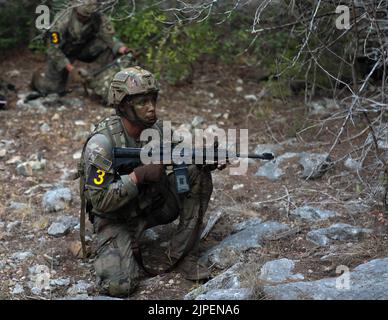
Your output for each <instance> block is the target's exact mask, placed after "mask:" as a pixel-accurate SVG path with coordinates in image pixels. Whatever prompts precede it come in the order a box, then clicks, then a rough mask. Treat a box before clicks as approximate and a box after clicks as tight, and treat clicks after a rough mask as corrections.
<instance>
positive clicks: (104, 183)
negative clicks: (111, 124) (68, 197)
mask: <svg viewBox="0 0 388 320" xmlns="http://www.w3.org/2000/svg"><path fill="white" fill-rule="evenodd" d="M111 149H112V146H111V145H110V143H109V141H108V139H107V138H106V137H105V136H104V135H102V134H97V135H95V136H94V137H92V138H91V139H90V140H89V142H88V144H87V146H86V149H85V153H84V161H85V174H86V177H85V187H86V193H87V194H86V195H87V198H88V199H90V200H91V202H92V205H93V208H94V209H95V210H96V211H97V212H101V213H110V212H114V211H116V210H118V209H120V208H121V207H123V206H124V205H126V204H128V203H129V202H130V201H131V200H132V199H134V198H135V197H136V196H137V195H138V189H137V186H136V184H135V183H134V182H133V181H132V179H131V178H130V177H129V175H122V176H120V177H119V178H117V177H115V175H114V173H113V170H112V156H111Z"/></svg>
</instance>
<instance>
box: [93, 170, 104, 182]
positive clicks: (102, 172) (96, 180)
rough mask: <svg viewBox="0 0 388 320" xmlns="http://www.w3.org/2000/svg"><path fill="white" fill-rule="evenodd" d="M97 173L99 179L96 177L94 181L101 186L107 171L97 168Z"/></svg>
mask: <svg viewBox="0 0 388 320" xmlns="http://www.w3.org/2000/svg"><path fill="white" fill-rule="evenodd" d="M97 174H98V176H97V178H98V179H97V178H94V179H93V182H94V184H96V185H98V186H99V185H102V184H103V183H104V177H105V174H106V172H105V171H104V170H97Z"/></svg>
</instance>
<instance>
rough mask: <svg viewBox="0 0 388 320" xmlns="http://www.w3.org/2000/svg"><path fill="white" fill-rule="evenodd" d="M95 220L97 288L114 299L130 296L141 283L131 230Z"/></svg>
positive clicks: (122, 225)
mask: <svg viewBox="0 0 388 320" xmlns="http://www.w3.org/2000/svg"><path fill="white" fill-rule="evenodd" d="M96 220H97V221H95V227H96V229H97V230H96V232H97V238H98V248H97V251H96V260H95V263H94V267H95V271H96V276H97V281H98V284H99V286H100V288H101V289H102V291H105V292H107V293H108V294H110V295H111V296H116V297H122V296H129V295H130V294H131V293H132V292H133V291H134V290H135V289H136V287H137V285H138V279H139V267H138V265H137V263H136V261H135V258H134V256H133V253H132V248H131V235H130V233H129V228H128V226H126V225H125V224H117V223H111V222H108V223H107V222H106V220H105V219H99V218H96ZM104 223H106V224H105V225H104Z"/></svg>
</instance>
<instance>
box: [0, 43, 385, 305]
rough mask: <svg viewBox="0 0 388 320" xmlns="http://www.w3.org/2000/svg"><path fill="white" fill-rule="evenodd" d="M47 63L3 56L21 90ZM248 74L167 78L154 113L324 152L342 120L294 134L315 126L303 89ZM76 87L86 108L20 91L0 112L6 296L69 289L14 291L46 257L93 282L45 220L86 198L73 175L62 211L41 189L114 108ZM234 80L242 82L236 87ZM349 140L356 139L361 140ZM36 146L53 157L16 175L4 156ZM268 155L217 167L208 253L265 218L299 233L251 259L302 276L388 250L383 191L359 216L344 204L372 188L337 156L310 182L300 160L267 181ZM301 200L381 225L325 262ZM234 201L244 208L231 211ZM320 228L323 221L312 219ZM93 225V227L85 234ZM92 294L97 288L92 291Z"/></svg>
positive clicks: (174, 279)
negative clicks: (18, 257)
mask: <svg viewBox="0 0 388 320" xmlns="http://www.w3.org/2000/svg"><path fill="white" fill-rule="evenodd" d="M43 63H44V57H43V55H41V54H37V53H32V52H29V51H21V52H14V53H12V54H9V55H7V56H5V57H3V59H2V60H1V62H0V74H1V75H2V76H3V77H4V76H5V77H6V79H7V80H8V81H10V82H11V83H13V84H14V85H15V86H16V88H17V90H18V92H19V93H21V92H25V91H27V90H28V84H29V82H30V79H31V74H32V72H33V70H34V69H35V68H37V67H41V66H42V64H43ZM13 70H18V71H19V73H15V72H14V73H13V72H12V71H13ZM245 74H247V72H246V70H245V68H244V67H239V66H225V65H217V64H214V63H204V64H203V65H201V66H199V67H198V68H197V70H196V74H195V77H194V80H193V83H192V84H187V85H184V86H179V87H174V86H170V85H168V84H166V83H164V82H162V91H161V93H160V100H159V103H158V116H159V118H160V119H163V120H170V121H171V122H172V124H173V125H174V126H176V127H178V126H179V125H180V124H182V123H190V122H191V120H192V119H193V118H194V117H195V116H197V115H200V116H202V117H203V118H204V119H205V124H204V126H203V127H204V128H205V127H206V126H207V125H212V124H217V125H218V126H219V127H221V128H224V129H227V128H237V129H240V128H247V129H249V139H250V147H251V149H252V150H253V149H254V147H255V146H256V145H257V144H262V143H279V142H282V141H286V140H289V139H294V140H290V141H294V143H293V144H289V145H285V147H284V149H285V150H284V152H287V151H289V152H301V151H308V152H327V150H328V149H329V148H330V145H331V143H332V141H333V132H337V130H338V129H339V128H340V126H341V122H340V121H338V122H333V123H331V124H330V127H325V126H324V127H323V130H321V131H320V132H318V130H310V131H308V132H306V133H305V134H303V135H302V136H301V137H302V138H303V140H302V139H300V138H299V139H295V133H296V132H297V131H298V130H300V129H301V128H302V126H303V125H311V124H312V123H314V121H315V120H317V119H314V117H310V116H309V119H307V116H306V115H307V109H306V107H305V105H304V102H303V97H296V96H294V97H292V98H288V99H287V101H285V100H281V99H274V98H272V97H271V96H268V95H266V94H265V91H263V90H265V87H264V84H263V83H258V82H257V81H254V79H252V78H251V77H246V78H245V77H244V75H245ZM72 87H73V92H72V93H71V94H70V95H69V97H70V98H71V97H77V98H80V99H82V100H83V101H84V106H82V107H78V106H71V105H65V106H64V107H61V108H59V109H58V108H48V111H47V113H42V114H40V113H36V112H35V111H34V110H33V109H31V110H25V109H19V108H17V107H16V101H17V96H16V94H14V95H12V96H11V100H10V104H9V106H8V108H7V110H4V111H0V140H13V141H14V147H13V148H11V149H13V150H14V151H13V152H12V153H7V154H6V155H5V156H4V157H3V158H0V220H2V221H5V222H7V223H9V222H12V221H16V220H18V221H21V226H20V227H19V229H17V231H15V232H13V233H11V234H7V233H5V232H3V233H2V232H1V230H0V260H4V261H7V263H8V262H9V263H8V265H9V266H10V267H8V268H3V269H1V268H0V298H1V299H20V298H24V299H50V298H59V297H63V296H66V290H67V288H63V289H61V288H57V289H55V290H53V291H50V292H45V293H42V294H41V295H34V294H33V293H30V292H29V291H28V289H26V291H25V293H24V294H22V295H18V296H14V295H12V294H11V291H12V288H13V287H14V285H15V283H24V282H27V281H28V274H29V272H28V268H29V267H31V266H33V265H37V264H38V265H47V266H48V267H49V268H50V270H51V273H52V275H53V277H55V278H70V279H71V282H72V283H75V282H77V281H79V280H85V281H88V282H91V283H94V280H95V276H94V273H93V268H92V261H86V262H83V261H82V260H80V259H78V258H76V257H74V255H72V254H71V253H70V252H69V245H70V244H71V243H72V242H73V241H77V240H78V238H79V234H78V232H72V233H70V234H69V235H67V236H65V237H60V238H52V237H50V236H49V235H48V234H47V228H48V226H49V225H50V223H51V222H52V221H54V220H55V218H56V216H57V215H59V214H60V215H63V214H67V215H72V216H75V217H78V215H79V207H80V200H79V197H78V184H77V181H71V180H66V181H65V182H64V185H65V186H67V187H69V188H71V190H72V192H73V202H72V204H71V206H69V207H68V208H67V209H66V210H65V211H64V212H62V213H51V214H48V213H44V212H43V211H42V206H41V200H42V196H43V194H44V192H45V191H46V190H48V189H50V186H46V187H47V188H45V186H44V184H49V185H51V186H53V185H55V184H56V183H57V182H58V181H59V180H60V178H61V176H63V175H64V174H68V173H71V172H74V170H75V169H76V166H77V160H74V159H73V155H74V154H75V153H76V152H78V151H79V150H80V149H81V148H82V146H83V142H84V139H83V138H82V134H77V133H80V132H82V131H89V130H90V127H91V125H92V124H94V123H96V122H98V121H99V120H101V119H102V118H103V117H105V116H106V115H109V114H111V113H112V110H111V109H107V108H104V107H102V106H101V105H99V104H98V103H97V102H96V101H94V100H92V99H90V98H89V97H86V96H84V94H83V90H82V88H80V86H79V85H77V84H72ZM237 87H241V88H242V90H241V91H240V90H236V88H237ZM249 94H255V95H257V96H260V95H262V98H261V99H259V101H258V102H250V101H247V99H245V98H244V96H245V95H249ZM80 120H82V121H80ZM357 121H358V120H357V119H355V126H354V128H353V129H352V128H351V129H350V130H348V131H347V132H346V136H352V134H353V133H355V132H358V131H357V130H358V129H359V128H360V127H362V126H363V123H362V121H361V120H359V121H358V122H357ZM43 123H47V124H49V126H50V128H51V130H50V131H49V132H46V133H42V132H41V130H40V126H41V125H42V124H43ZM361 138H365V137H360V139H361ZM352 143H354V144H355V143H356V140H353V141H352ZM351 147H352V145H351V144H350V143H346V142H344V143H342V144H341V145H340V147H338V148H337V149H336V151H335V152H334V153H333V155H332V156H333V158H334V159H338V158H340V157H341V156H342V155H344V154H346V153H347V152H348V150H349V148H351ZM37 153H40V154H41V155H42V156H43V158H44V159H46V160H47V165H46V168H45V169H44V170H43V171H37V172H34V174H33V176H31V177H24V176H21V175H18V174H17V173H16V169H15V165H14V164H7V163H6V162H7V161H8V160H9V159H11V158H12V157H14V156H20V157H21V158H22V159H23V160H25V159H28V158H29V157H30V156H31V155H33V154H37ZM263 163H264V162H263V161H259V160H258V161H255V162H254V163H253V164H250V167H249V171H248V174H247V175H244V176H238V177H236V176H230V175H229V174H228V170H224V171H222V172H215V173H214V175H213V178H214V192H213V195H212V199H211V203H210V208H209V210H208V212H209V213H210V212H214V211H216V210H222V211H223V215H222V217H221V219H220V220H219V221H218V223H217V224H216V225H215V227H214V229H213V230H212V231H211V232H210V234H209V236H208V237H207V238H206V239H205V240H204V241H203V242H202V243H201V246H200V250H201V251H202V252H203V251H205V250H206V249H207V248H210V247H211V246H213V245H215V244H216V243H218V242H220V241H221V240H222V239H223V238H224V237H225V236H227V235H228V233H229V232H230V230H231V225H233V224H234V223H237V222H240V221H243V220H246V219H248V218H251V217H260V218H262V219H263V220H275V221H279V222H284V223H286V224H288V225H290V226H291V227H293V228H296V227H297V228H299V231H298V232H297V233H295V234H293V235H290V236H288V237H286V238H282V239H278V240H272V241H271V240H268V241H266V243H265V246H263V248H262V249H260V250H251V251H250V252H247V253H246V259H252V260H255V261H256V262H259V263H264V262H265V261H269V260H272V259H276V258H283V257H286V258H290V259H293V260H297V261H298V263H297V265H296V270H295V272H298V273H302V274H303V275H304V276H305V278H306V280H313V279H320V278H323V277H331V276H335V270H336V266H338V265H342V264H344V265H347V266H348V267H349V268H353V267H355V266H357V265H358V264H360V263H363V262H366V261H369V260H371V259H373V258H378V257H386V256H387V255H388V249H387V248H388V246H387V242H388V239H387V235H386V234H387V221H386V217H384V215H383V212H382V208H381V204H380V201H379V199H378V198H376V202H375V204H374V205H373V206H372V207H371V208H370V209H369V210H368V211H367V212H364V213H362V214H353V213H352V212H349V210H348V209H346V203H348V202H349V201H351V200H358V199H363V198H365V197H366V194H365V192H366V191H365V192H363V191H360V190H359V188H358V187H357V186H358V184H359V177H358V176H357V174H355V173H352V172H350V171H346V170H345V169H344V167H343V164H341V163H339V164H338V165H336V166H335V167H334V168H333V169H331V170H330V171H329V172H328V173H327V174H326V175H325V176H324V177H323V178H321V179H318V180H308V181H307V180H304V179H301V178H300V177H299V174H300V170H301V169H300V167H299V165H298V163H295V164H294V165H292V166H290V167H289V169H288V170H287V174H286V175H285V176H284V177H282V178H281V179H279V180H277V181H269V180H268V179H266V178H264V177H257V176H254V173H255V172H256V171H257V169H258V167H259V166H260V165H262V164H263ZM370 175H371V173H370V172H368V171H362V172H361V177H364V178H368V177H370ZM237 184H241V185H243V187H242V188H240V189H237V190H233V186H235V185H237ZM37 185H41V187H40V188H38V189H37V190H36V192H32V193H29V194H26V192H27V191H29V189H31V188H32V187H34V186H37ZM42 185H43V187H42ZM27 193H28V192H27ZM287 195H289V196H287ZM277 199H278V200H277ZM12 201H16V202H22V203H28V205H29V208H28V209H24V210H16V211H11V210H9V209H8V206H9V204H10V203H11V202H12ZM302 204H311V205H321V206H322V207H324V208H325V209H332V210H336V211H337V212H338V213H339V214H340V216H339V218H335V219H333V220H332V221H333V223H334V222H343V223H349V224H352V225H357V226H362V227H365V228H372V229H373V230H374V231H375V232H373V234H372V235H370V236H368V237H366V238H365V239H363V240H361V241H359V242H357V243H355V244H353V245H351V244H342V245H340V249H339V251H340V252H341V253H342V254H341V255H338V256H335V257H333V258H332V259H329V260H327V261H324V262H323V261H321V260H320V258H321V257H322V256H324V255H325V254H327V252H326V251H327V248H322V247H316V246H314V245H313V244H312V243H310V242H309V241H307V240H306V233H307V232H308V231H310V226H309V225H307V224H304V223H302V222H300V221H296V220H294V219H292V218H291V217H290V215H289V211H290V210H292V209H294V208H295V207H296V206H300V205H302ZM231 208H232V209H233V208H234V209H236V210H237V211H238V212H239V213H238V214H228V212H229V211H230V210H231ZM319 226H320V223H316V224H315V225H314V227H319ZM90 229H91V228H90V226H89V230H88V235H89V236H91V230H90ZM150 245H151V246H152V245H153V244H152V243H150ZM18 251H31V252H33V254H34V256H33V257H32V258H29V259H27V260H25V261H22V262H18V263H15V262H12V260H11V259H10V257H11V255H12V254H13V253H15V252H18ZM145 258H146V259H147V256H146V257H145ZM220 272H221V270H217V269H216V268H213V270H212V274H213V275H216V274H218V273H220ZM198 285H199V284H198V283H193V282H190V281H187V280H184V279H183V278H182V277H181V276H180V275H179V274H177V273H174V272H173V273H171V274H166V275H162V276H159V277H157V278H153V279H147V277H144V279H143V281H142V283H141V285H140V287H139V288H138V290H137V291H136V292H135V294H134V295H133V296H131V299H182V298H183V296H184V295H185V294H186V293H187V292H188V291H190V290H191V289H193V288H195V287H196V286H198ZM89 294H90V295H97V294H98V293H97V291H95V290H94V289H93V290H92V291H91V292H90V293H89Z"/></svg>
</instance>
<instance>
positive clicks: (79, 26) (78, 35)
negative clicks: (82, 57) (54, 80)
mask: <svg viewBox="0 0 388 320" xmlns="http://www.w3.org/2000/svg"><path fill="white" fill-rule="evenodd" d="M50 33H51V34H53V33H57V35H58V41H59V42H58V44H53V42H51V43H50V46H49V49H48V56H49V57H50V58H51V60H52V61H54V62H55V63H56V66H57V70H63V69H64V68H65V67H66V65H67V64H69V63H70V60H69V57H71V56H73V55H76V54H77V52H79V51H80V49H81V48H82V47H84V46H85V45H87V44H88V42H89V41H91V40H93V39H96V38H98V39H100V40H102V41H103V42H105V43H106V45H107V47H109V48H111V49H112V51H113V52H114V53H117V51H118V49H119V48H120V47H121V46H123V45H124V44H123V43H122V42H121V41H119V40H118V39H116V37H115V31H114V28H113V25H112V23H111V22H110V20H109V19H108V17H106V16H105V15H103V14H96V15H94V16H93V17H92V18H91V19H90V21H89V22H87V23H85V24H83V23H81V22H79V20H78V19H77V17H76V13H75V11H74V10H70V11H62V12H59V13H58V14H57V16H56V17H55V23H54V25H53V26H52V27H51V29H50ZM51 40H53V39H51Z"/></svg>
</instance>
